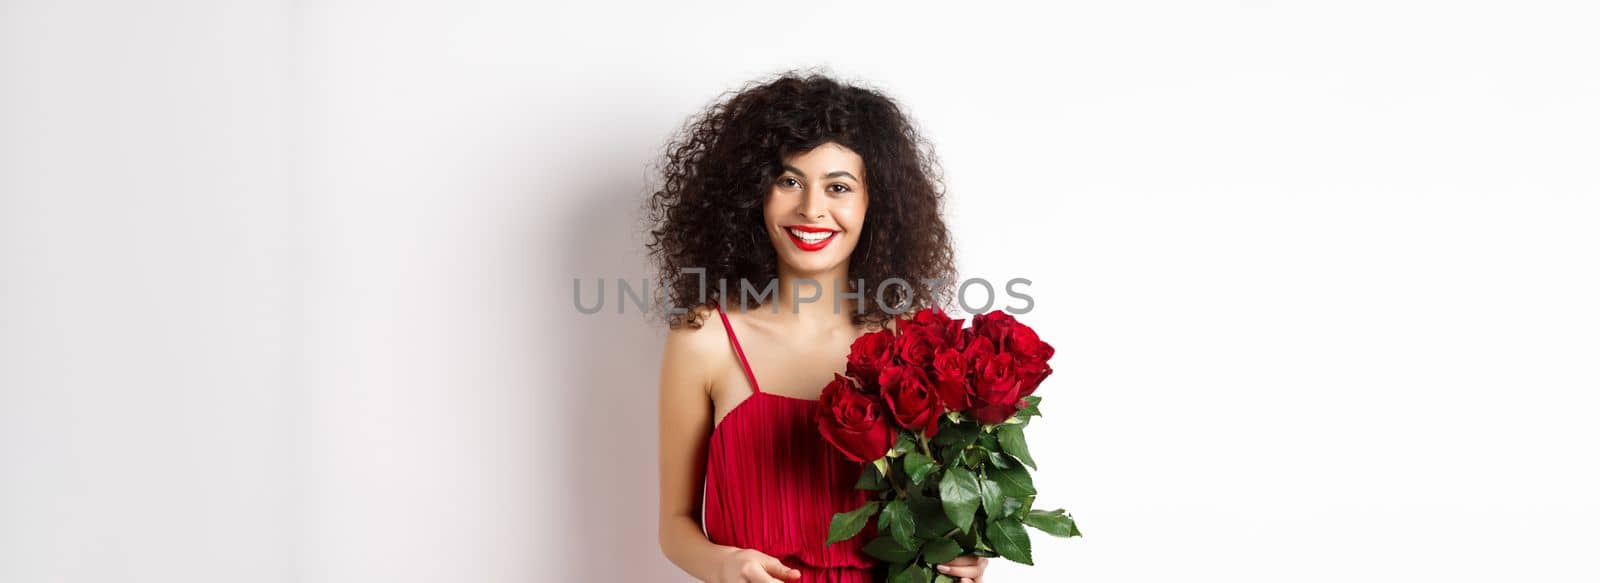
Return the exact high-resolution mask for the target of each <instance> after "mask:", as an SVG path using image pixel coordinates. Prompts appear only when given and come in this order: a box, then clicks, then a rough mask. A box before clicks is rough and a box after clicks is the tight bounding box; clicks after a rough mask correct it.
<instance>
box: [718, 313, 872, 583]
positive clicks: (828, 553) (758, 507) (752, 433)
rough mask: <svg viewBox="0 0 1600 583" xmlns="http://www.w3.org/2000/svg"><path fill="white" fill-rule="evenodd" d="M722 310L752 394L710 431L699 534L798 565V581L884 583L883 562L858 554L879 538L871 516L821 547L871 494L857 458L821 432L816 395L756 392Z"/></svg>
mask: <svg viewBox="0 0 1600 583" xmlns="http://www.w3.org/2000/svg"><path fill="white" fill-rule="evenodd" d="M718 313H719V314H721V310H720V308H719V310H718ZM721 316H722V324H723V326H724V327H726V328H727V330H728V338H729V340H730V341H731V343H732V344H733V347H734V351H735V352H736V353H737V354H738V356H739V363H740V366H742V367H744V372H745V374H746V375H747V377H748V378H749V379H750V385H751V387H753V388H754V389H755V392H754V393H752V394H751V395H750V396H748V397H746V398H745V399H744V400H743V401H741V402H740V403H739V404H738V405H736V406H734V408H733V409H732V410H730V411H728V413H727V414H726V415H724V416H723V418H722V420H721V421H720V422H719V423H717V425H716V427H714V428H713V429H712V431H711V438H710V440H711V441H710V443H709V445H708V449H707V459H706V483H705V529H706V537H707V538H708V539H709V540H710V541H711V542H714V543H717V544H721V545H729V546H734V547H738V548H748V549H755V550H758V551H761V552H763V553H766V554H768V555H771V556H773V557H776V558H778V559H779V560H781V561H783V563H784V564H785V565H788V566H789V567H792V568H795V569H799V570H800V571H801V578H800V581H801V582H802V583H803V582H806V581H826V582H836V583H870V582H874V581H881V580H882V577H883V574H884V569H882V568H881V567H882V564H881V562H880V561H878V560H877V559H874V558H872V557H871V556H868V555H867V554H866V553H864V552H862V550H861V547H862V546H863V544H864V541H866V540H870V539H871V537H873V536H876V534H877V533H876V531H877V528H876V524H875V522H876V521H875V520H869V521H868V524H867V527H866V528H865V529H863V530H864V532H863V534H861V535H858V536H856V537H855V538H852V539H849V540H846V541H842V542H838V543H834V544H831V545H824V544H823V543H824V542H825V541H826V540H827V537H828V524H829V522H830V521H832V519H833V514H834V513H835V512H846V511H850V510H854V509H856V508H857V507H859V506H861V505H862V504H864V503H866V501H867V500H868V494H869V492H868V491H866V490H857V489H856V488H855V483H856V479H857V478H859V477H860V475H861V464H859V463H857V462H855V461H853V460H851V459H850V458H847V457H845V456H844V454H842V453H839V452H838V450H836V449H834V448H833V446H832V445H829V444H828V442H827V441H826V440H824V439H823V438H822V435H821V434H820V433H818V431H817V427H816V422H815V421H814V420H813V419H814V417H815V415H816V411H817V408H818V407H820V405H819V403H818V402H817V401H816V400H812V399H801V398H798V397H790V396H786V395H779V394H776V393H767V392H763V391H761V389H760V385H759V384H757V383H756V381H755V373H754V372H753V371H751V370H750V364H749V362H748V361H747V360H745V358H744V351H743V349H742V348H740V346H739V343H738V342H739V341H738V339H737V337H736V336H734V333H733V327H732V325H730V324H729V323H728V317H727V315H726V314H721Z"/></svg>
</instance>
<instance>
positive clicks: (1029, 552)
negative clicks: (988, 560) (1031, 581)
mask: <svg viewBox="0 0 1600 583" xmlns="http://www.w3.org/2000/svg"><path fill="white" fill-rule="evenodd" d="M986 534H987V535H988V537H989V542H992V543H994V550H995V551H996V552H998V553H1000V556H1002V557H1005V558H1007V559H1011V560H1012V561H1015V562H1018V563H1022V564H1024V565H1032V564H1033V548H1032V544H1031V543H1030V542H1029V540H1028V531H1027V529H1024V528H1022V522H1021V521H1018V520H1017V519H1015V518H1001V519H999V520H995V521H993V522H990V523H989V531H988V532H987V533H986Z"/></svg>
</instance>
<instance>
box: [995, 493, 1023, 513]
mask: <svg viewBox="0 0 1600 583" xmlns="http://www.w3.org/2000/svg"><path fill="white" fill-rule="evenodd" d="M1020 510H1022V501H1021V500H1018V499H1016V498H1012V497H1010V496H1006V501H1005V503H1004V504H1001V505H1000V516H1015V515H1016V514H1017V512H1018V511H1020Z"/></svg>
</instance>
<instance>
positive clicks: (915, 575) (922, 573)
mask: <svg viewBox="0 0 1600 583" xmlns="http://www.w3.org/2000/svg"><path fill="white" fill-rule="evenodd" d="M932 577H933V571H931V570H929V569H928V566H927V565H907V566H906V568H905V570H904V571H900V572H899V573H896V574H895V576H894V577H891V578H890V579H889V583H928V582H929V581H932V580H933V579H932Z"/></svg>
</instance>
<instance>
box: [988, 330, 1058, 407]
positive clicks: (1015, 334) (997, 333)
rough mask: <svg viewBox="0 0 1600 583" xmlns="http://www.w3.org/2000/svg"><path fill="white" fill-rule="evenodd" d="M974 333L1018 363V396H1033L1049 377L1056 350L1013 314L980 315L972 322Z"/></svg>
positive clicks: (1016, 364)
mask: <svg viewBox="0 0 1600 583" xmlns="http://www.w3.org/2000/svg"><path fill="white" fill-rule="evenodd" d="M972 331H973V334H974V335H975V336H977V337H982V338H985V339H988V340H989V341H990V342H991V343H993V344H994V348H995V351H996V352H1004V353H1009V354H1011V356H1012V358H1013V359H1015V366H1016V376H1017V382H1018V385H1019V387H1018V394H1019V395H1021V396H1027V395H1032V394H1033V391H1034V389H1037V388H1038V387H1039V383H1041V382H1043V381H1044V379H1045V377H1048V376H1050V373H1051V372H1052V371H1051V369H1050V364H1049V360H1050V357H1052V356H1054V355H1055V348H1053V347H1051V346H1050V344H1049V343H1047V342H1045V341H1043V340H1040V339H1039V335H1038V334H1037V333H1035V332H1034V331H1033V328H1030V327H1028V325H1026V324H1023V323H1021V322H1018V321H1017V319H1016V318H1013V317H1012V316H1011V315H1010V314H1007V313H1005V312H1003V311H1000V310H995V311H992V312H989V313H987V314H982V315H979V316H977V317H975V318H973V320H972Z"/></svg>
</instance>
